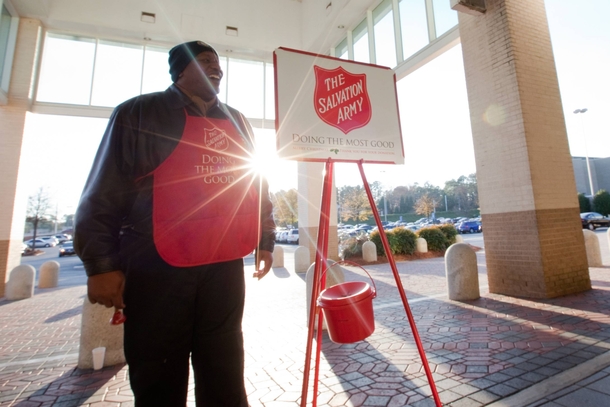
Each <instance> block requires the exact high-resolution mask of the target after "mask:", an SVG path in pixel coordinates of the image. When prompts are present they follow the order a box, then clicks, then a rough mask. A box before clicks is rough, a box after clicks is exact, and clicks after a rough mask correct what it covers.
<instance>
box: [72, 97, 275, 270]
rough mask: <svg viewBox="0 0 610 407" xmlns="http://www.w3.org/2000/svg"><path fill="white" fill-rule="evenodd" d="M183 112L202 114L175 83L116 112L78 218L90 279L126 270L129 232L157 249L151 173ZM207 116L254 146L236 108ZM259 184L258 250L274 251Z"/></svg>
mask: <svg viewBox="0 0 610 407" xmlns="http://www.w3.org/2000/svg"><path fill="white" fill-rule="evenodd" d="M185 109H186V111H188V112H189V114H190V115H195V116H201V113H200V111H199V109H198V108H197V106H196V105H195V104H194V103H193V102H192V101H191V100H190V98H188V97H187V96H186V95H185V94H184V93H182V92H181V91H180V90H179V89H178V88H177V87H176V86H175V85H172V86H170V87H169V88H168V89H167V90H165V91H164V92H156V93H151V94H147V95H141V96H138V97H135V98H133V99H130V100H128V101H126V102H124V103H122V104H121V105H119V106H117V107H116V109H115V110H114V112H113V113H112V116H111V117H110V120H109V122H108V127H107V128H106V132H105V133H104V137H103V138H102V141H101V144H100V147H99V150H98V152H97V155H96V157H95V160H94V162H93V166H92V168H91V172H90V174H89V178H88V180H87V183H86V184H85V188H84V190H83V194H82V196H81V200H80V203H79V206H78V209H77V211H76V215H75V224H76V227H75V237H74V248H75V250H76V253H77V254H78V255H79V257H80V258H81V260H82V261H83V264H84V266H85V270H86V272H87V275H88V276H92V275H96V274H101V273H105V272H109V271H113V270H121V269H122V265H124V264H125V262H124V261H123V262H122V261H121V260H125V259H121V256H129V255H132V254H133V253H127V254H125V251H124V250H123V251H122V250H121V245H122V242H121V240H122V236H123V235H125V232H129V233H132V234H135V233H137V234H138V236H139V239H140V240H139V243H138V244H139V245H140V244H144V245H149V246H150V247H154V243H153V240H152V176H151V175H150V174H151V173H152V171H153V170H154V169H155V168H157V167H158V166H159V164H161V163H162V162H163V161H164V160H165V159H166V158H167V157H168V156H169V155H170V154H171V153H172V152H173V150H174V149H175V147H176V146H177V144H178V142H179V141H180V138H181V137H182V132H183V129H184V124H185V121H186V114H185ZM206 116H208V117H212V118H218V119H227V118H228V119H230V120H232V122H233V124H234V125H235V127H236V128H238V129H239V130H240V132H241V133H242V135H243V137H244V138H245V139H246V140H247V141H248V143H247V144H248V145H250V146H253V143H252V140H253V133H252V129H251V127H250V125H249V123H248V122H247V121H246V119H245V117H244V116H243V115H242V114H241V113H240V112H238V111H237V110H235V109H233V108H231V107H229V106H227V105H225V104H223V103H220V102H217V103H216V105H215V106H213V107H211V108H210V109H209V110H208V111H207V112H206ZM252 148H253V147H252ZM261 184H262V185H263V187H262V191H261V197H262V198H261V200H262V207H261V225H262V239H261V241H260V243H259V249H263V250H268V251H273V247H274V237H275V236H274V231H275V223H274V221H273V215H272V204H271V201H270V200H269V192H268V186H267V183H266V182H264V181H263V182H262V183H261ZM232 233H239V231H235V232H232ZM142 237H145V239H144V240H143V239H142ZM142 242H144V243H142ZM121 253H123V254H121ZM141 253H144V251H142V252H141Z"/></svg>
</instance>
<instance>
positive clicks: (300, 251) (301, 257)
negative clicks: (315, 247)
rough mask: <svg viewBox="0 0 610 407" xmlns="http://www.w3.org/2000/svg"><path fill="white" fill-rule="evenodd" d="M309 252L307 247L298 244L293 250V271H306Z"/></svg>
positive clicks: (308, 262)
mask: <svg viewBox="0 0 610 407" xmlns="http://www.w3.org/2000/svg"><path fill="white" fill-rule="evenodd" d="M310 257H311V256H310V252H309V249H308V248H307V247H304V246H299V247H297V249H296V250H295V251H294V272H295V273H304V272H306V271H307V268H308V267H309V265H310V264H311V262H310V261H309V259H310Z"/></svg>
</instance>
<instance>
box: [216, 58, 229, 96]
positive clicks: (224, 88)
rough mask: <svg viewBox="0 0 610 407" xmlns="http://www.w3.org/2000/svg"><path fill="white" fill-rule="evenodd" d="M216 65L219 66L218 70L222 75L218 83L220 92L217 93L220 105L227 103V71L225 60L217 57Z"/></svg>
mask: <svg viewBox="0 0 610 407" xmlns="http://www.w3.org/2000/svg"><path fill="white" fill-rule="evenodd" d="M218 63H219V64H220V69H221V70H222V73H223V76H222V81H221V82H220V92H219V93H218V100H220V101H221V102H222V103H227V87H228V83H229V82H228V81H229V69H228V68H227V58H226V57H219V58H218Z"/></svg>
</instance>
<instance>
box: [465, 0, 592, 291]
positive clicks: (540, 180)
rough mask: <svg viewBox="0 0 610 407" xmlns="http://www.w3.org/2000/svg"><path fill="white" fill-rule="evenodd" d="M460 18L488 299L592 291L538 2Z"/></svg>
mask: <svg viewBox="0 0 610 407" xmlns="http://www.w3.org/2000/svg"><path fill="white" fill-rule="evenodd" d="M486 6H487V11H486V13H485V14H483V15H480V16H472V15H467V14H464V13H459V28H460V36H461V41H462V50H463V56H464V67H465V72H466V83H467V89H468V101H469V104H470V116H471V122H472V133H473V140H474V149H475V157H476V166H477V181H478V186H479V200H480V202H479V203H480V207H481V215H482V219H483V232H484V236H485V251H486V258H487V270H488V278H489V289H490V291H491V292H494V293H500V294H507V295H514V296H523V297H531V298H550V297H556V296H561V295H566V294H571V293H576V292H581V291H585V290H588V289H590V288H591V281H590V279H589V270H588V266H587V257H586V252H585V248H584V238H583V233H582V230H581V225H580V220H579V216H578V214H579V207H578V200H577V193H576V185H575V181H574V173H573V169H572V160H571V156H570V150H569V146H568V140H567V133H566V128H565V121H564V116H563V110H562V105H561V98H560V95H559V85H558V82H557V73H556V70H555V62H554V58H553V51H552V48H551V40H550V35H549V30H548V24H547V19H546V12H545V9H544V1H543V0H486Z"/></svg>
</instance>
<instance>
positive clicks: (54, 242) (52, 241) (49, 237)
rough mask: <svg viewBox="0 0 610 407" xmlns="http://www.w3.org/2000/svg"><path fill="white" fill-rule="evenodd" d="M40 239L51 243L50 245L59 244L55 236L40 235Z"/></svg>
mask: <svg viewBox="0 0 610 407" xmlns="http://www.w3.org/2000/svg"><path fill="white" fill-rule="evenodd" d="M40 238H41V239H42V240H44V241H45V242H49V243H53V244H52V245H51V246H57V245H58V244H59V240H57V238H56V237H55V236H40Z"/></svg>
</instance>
